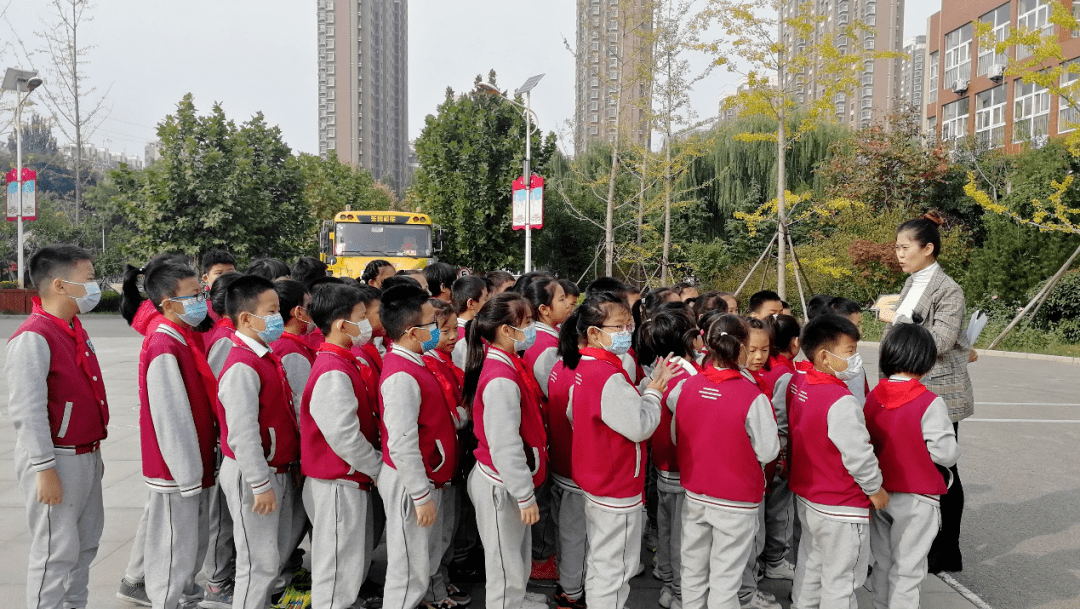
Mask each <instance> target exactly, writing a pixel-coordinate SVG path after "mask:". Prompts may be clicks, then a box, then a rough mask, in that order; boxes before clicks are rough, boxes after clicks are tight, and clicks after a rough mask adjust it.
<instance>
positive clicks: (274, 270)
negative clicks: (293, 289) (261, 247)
mask: <svg viewBox="0 0 1080 609" xmlns="http://www.w3.org/2000/svg"><path fill="white" fill-rule="evenodd" d="M244 274H245V275H257V276H259V277H263V278H264V279H269V280H270V281H273V280H275V279H277V278H278V277H288V276H289V265H287V264H285V263H284V262H282V261H280V260H278V259H277V258H259V259H258V260H255V261H254V262H252V263H251V265H250V266H248V267H247V270H246V271H244Z"/></svg>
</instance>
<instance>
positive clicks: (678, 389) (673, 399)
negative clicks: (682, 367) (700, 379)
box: [665, 378, 689, 414]
mask: <svg viewBox="0 0 1080 609" xmlns="http://www.w3.org/2000/svg"><path fill="white" fill-rule="evenodd" d="M687 380H689V379H688V378H684V379H682V380H681V381H679V382H678V383H677V384H676V385H675V388H674V389H672V390H671V391H669V392H668V394H667V400H665V403H666V405H667V408H668V410H670V411H671V414H675V406H676V405H677V404H678V403H679V396H681V395H682V388H683V384H684V383H686V381H687Z"/></svg>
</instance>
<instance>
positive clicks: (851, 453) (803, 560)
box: [787, 314, 889, 607]
mask: <svg viewBox="0 0 1080 609" xmlns="http://www.w3.org/2000/svg"><path fill="white" fill-rule="evenodd" d="M858 340H859V330H858V328H856V327H855V324H853V323H851V322H850V321H848V320H847V319H844V318H843V317H839V316H837V315H831V314H826V315H822V316H820V317H818V318H816V319H814V320H813V321H811V322H809V323H807V324H806V327H804V328H803V333H802V338H801V339H800V341H799V342H800V343H801V344H802V350H803V354H804V355H806V359H807V360H808V361H809V362H810V363H811V364H812V367H811V368H808V369H807V371H806V373H805V374H796V375H794V378H793V379H792V381H791V383H790V384H789V385H788V394H787V395H788V425H789V426H790V440H789V443H790V447H791V449H790V450H791V457H790V458H791V480H790V484H791V492H792V493H794V494H795V509H796V511H797V513H798V518H799V522H800V523H801V527H802V537H801V539H800V541H799V558H798V560H797V561H796V567H795V580H794V583H793V584H792V593H791V594H792V606H794V607H818V606H821V607H847V606H849V605H854V603H855V590H856V589H858V588H859V586H861V585H862V584H863V581H865V579H866V568H867V560H868V556H867V554H868V552H867V551H868V549H869V544H868V543H866V542H867V535H868V534H869V528H870V508H871V507H874V508H875V509H878V510H883V509H885V508H886V507H888V504H889V494H888V492H887V491H886V490H885V489H884V488H883V487H882V485H881V482H882V478H881V470H880V469H879V468H878V460H877V457H875V456H874V448H873V447H872V446H871V445H870V434H869V432H867V430H866V420H865V417H864V415H863V408H862V406H863V405H862V404H859V403H858V402H857V401H856V400H855V398H854V397H853V396H852V395H851V391H849V390H848V388H847V385H845V384H844V378H849V377H850V376H852V375H853V374H854V373H855V372H857V371H858V368H859V367H861V365H862V361H861V359H859V357H858V353H857V352H856V348H857V344H858ZM841 377H844V378H841Z"/></svg>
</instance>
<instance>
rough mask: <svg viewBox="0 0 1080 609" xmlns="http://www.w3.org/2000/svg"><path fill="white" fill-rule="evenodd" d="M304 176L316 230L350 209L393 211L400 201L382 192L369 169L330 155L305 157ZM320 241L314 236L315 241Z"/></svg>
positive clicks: (331, 152)
mask: <svg viewBox="0 0 1080 609" xmlns="http://www.w3.org/2000/svg"><path fill="white" fill-rule="evenodd" d="M299 165H300V172H301V173H302V174H303V176H304V199H305V200H306V201H307V206H308V208H309V209H310V210H311V217H312V220H313V223H312V227H313V230H314V229H317V228H318V226H320V225H321V223H322V222H323V221H324V220H330V219H332V218H333V217H334V214H336V213H338V212H340V211H343V210H344V209H345V206H346V205H351V206H352V209H354V210H363V209H372V210H380V211H381V210H389V209H393V208H394V206H395V205H396V204H397V201H395V200H394V198H393V197H392V196H391V195H390V194H389V191H388V189H380V188H379V185H378V183H377V182H376V181H375V178H373V177H371V173H369V172H368V171H367V170H366V169H359V168H356V167H353V166H351V165H348V164H346V163H342V162H341V161H339V160H338V157H337V152H335V151H330V153H329V154H328V155H327V157H326V158H325V159H323V158H321V157H318V156H315V155H313V154H301V155H300V158H299ZM316 237H317V233H316V232H313V233H312V235H311V238H312V239H314V238H316Z"/></svg>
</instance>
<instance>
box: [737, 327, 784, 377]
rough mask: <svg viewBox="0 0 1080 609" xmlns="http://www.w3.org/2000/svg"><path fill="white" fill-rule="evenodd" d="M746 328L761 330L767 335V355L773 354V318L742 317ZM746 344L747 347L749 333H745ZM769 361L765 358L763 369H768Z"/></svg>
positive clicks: (774, 332)
mask: <svg viewBox="0 0 1080 609" xmlns="http://www.w3.org/2000/svg"><path fill="white" fill-rule="evenodd" d="M743 320H744V321H745V322H746V329H747V330H761V331H762V332H764V333H765V335H766V336H768V337H769V355H770V356H771V355H772V354H773V345H774V344H775V343H776V326H775V324H773V319H772V318H771V317H770V318H768V319H758V318H756V317H744V318H743ZM746 338H747V346H748V347H749V344H750V343H749V340H750V335H749V334H747V336H746ZM770 369H771V366H769V361H768V360H765V370H770Z"/></svg>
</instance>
